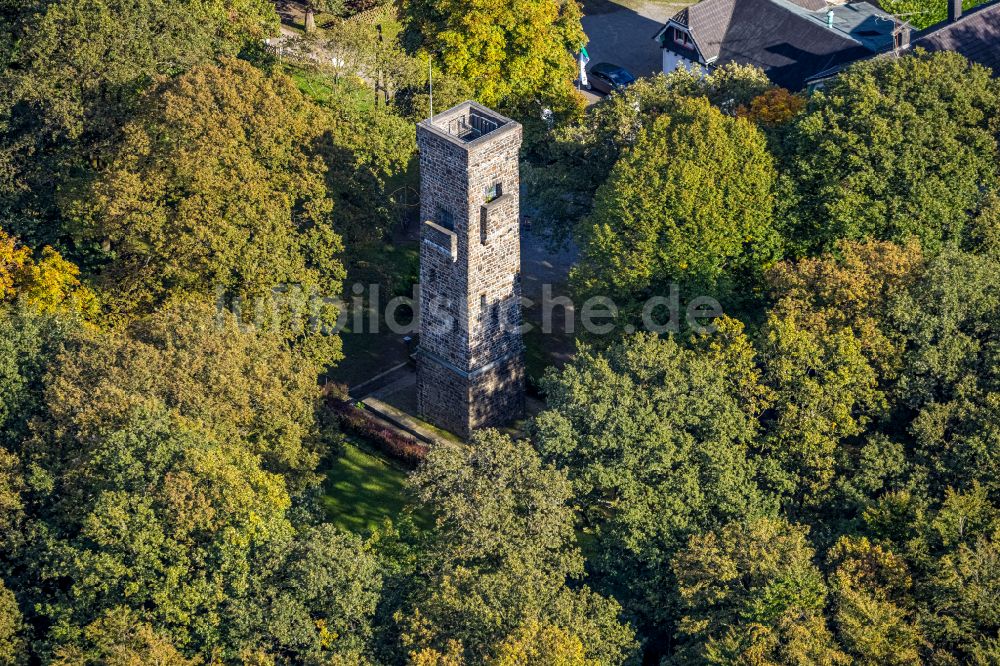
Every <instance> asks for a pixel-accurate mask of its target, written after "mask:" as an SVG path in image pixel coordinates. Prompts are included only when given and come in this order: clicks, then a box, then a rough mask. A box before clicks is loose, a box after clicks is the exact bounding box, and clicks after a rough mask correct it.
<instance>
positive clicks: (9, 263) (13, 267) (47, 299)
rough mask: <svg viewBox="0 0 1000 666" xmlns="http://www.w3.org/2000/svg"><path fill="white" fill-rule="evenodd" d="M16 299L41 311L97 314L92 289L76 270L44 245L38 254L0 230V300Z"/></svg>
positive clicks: (1, 301)
mask: <svg viewBox="0 0 1000 666" xmlns="http://www.w3.org/2000/svg"><path fill="white" fill-rule="evenodd" d="M17 300H20V301H21V302H23V303H26V304H28V305H31V306H34V307H35V308H37V309H39V310H41V311H43V312H55V311H58V310H70V311H73V312H77V313H80V314H82V315H84V316H87V317H93V316H95V315H96V314H97V310H98V304H97V297H96V296H95V295H94V292H93V291H91V290H90V289H89V288H88V287H87V286H85V285H83V284H82V283H81V282H80V270H79V269H78V268H77V267H76V266H75V265H74V264H72V263H70V262H68V261H66V260H65V259H63V258H62V256H61V255H60V254H59V253H58V252H56V251H55V250H53V249H52V248H51V247H48V246H46V247H45V248H43V249H42V252H41V256H39V257H38V258H37V259H35V258H33V257H32V251H31V249H30V248H28V247H25V246H24V245H21V244H20V243H18V241H17V239H16V238H14V237H13V236H11V235H10V234H8V233H6V232H5V231H3V230H2V229H0V303H11V302H14V301H17Z"/></svg>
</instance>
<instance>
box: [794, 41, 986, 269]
mask: <svg viewBox="0 0 1000 666" xmlns="http://www.w3.org/2000/svg"><path fill="white" fill-rule="evenodd" d="M997 117H1000V94H998V86H997V83H996V80H995V79H991V78H990V75H989V72H988V71H987V70H986V69H984V68H982V67H979V66H977V65H970V64H969V63H968V61H966V60H965V59H964V58H963V57H962V56H960V55H958V54H956V53H951V52H939V53H933V54H927V53H923V52H917V53H915V54H912V55H908V56H907V57H904V58H875V59H872V60H867V61H864V62H859V63H857V64H855V65H854V66H852V67H851V68H850V69H849V70H848V71H846V72H844V73H843V74H841V75H840V76H838V77H837V78H836V79H835V80H833V81H832V82H831V83H830V84H829V85H828V86H827V88H826V89H825V90H823V91H822V92H820V93H819V94H816V95H814V96H812V97H811V98H810V100H809V106H808V108H807V111H806V113H805V114H804V115H802V116H800V117H799V118H798V120H797V122H796V124H795V127H794V129H793V131H792V132H791V133H790V135H789V137H788V142H789V145H790V146H791V150H790V152H789V155H788V156H787V158H786V163H785V164H784V166H783V171H784V172H785V173H786V174H788V176H789V177H790V178H792V179H793V180H794V183H795V195H794V196H795V197H797V205H796V206H794V207H793V210H792V211H790V214H791V216H792V218H793V224H792V225H791V228H790V229H789V231H788V232H787V234H788V235H789V237H790V241H791V242H792V244H793V245H794V246H795V247H796V248H797V251H800V252H811V251H815V250H817V249H832V248H833V246H834V244H835V242H836V241H837V240H838V239H840V238H850V239H861V238H865V237H874V238H875V239H879V240H894V241H900V242H903V241H906V240H907V239H910V238H916V239H918V240H919V241H920V242H921V244H922V245H923V246H924V247H925V248H928V249H931V250H936V249H938V248H940V247H942V245H945V244H956V243H958V242H960V241H961V240H962V238H963V234H964V231H965V229H966V228H967V226H968V225H969V220H970V215H972V214H974V213H975V212H976V211H977V210H978V209H979V207H980V205H981V203H982V198H983V192H984V190H989V189H992V188H995V187H996V185H997V142H996V130H997V127H996V125H995V123H996V118H997Z"/></svg>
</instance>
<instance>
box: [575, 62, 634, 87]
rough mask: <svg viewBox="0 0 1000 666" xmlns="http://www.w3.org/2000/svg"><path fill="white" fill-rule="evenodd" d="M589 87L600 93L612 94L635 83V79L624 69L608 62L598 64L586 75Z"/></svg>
mask: <svg viewBox="0 0 1000 666" xmlns="http://www.w3.org/2000/svg"><path fill="white" fill-rule="evenodd" d="M587 76H588V78H589V80H590V87H591V88H592V89H593V90H597V91H599V92H602V93H607V94H610V93H613V92H614V91H616V90H621V89H622V88H624V87H625V86H628V85H630V84H632V83H634V82H635V77H634V76H632V74H630V73H629V71H628V70H627V69H625V68H624V67H619V66H618V65H612V64H611V63H610V62H599V63H597V64H596V65H594V66H593V67H591V68H590V72H589V73H588V75H587Z"/></svg>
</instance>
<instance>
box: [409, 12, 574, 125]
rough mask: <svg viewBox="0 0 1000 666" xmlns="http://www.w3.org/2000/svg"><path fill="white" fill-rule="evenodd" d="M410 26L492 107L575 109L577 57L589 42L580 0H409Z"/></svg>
mask: <svg viewBox="0 0 1000 666" xmlns="http://www.w3.org/2000/svg"><path fill="white" fill-rule="evenodd" d="M406 11H407V18H408V19H409V21H410V29H411V31H412V32H413V33H416V34H418V35H419V38H420V39H421V40H422V45H421V46H422V49H423V50H424V52H425V53H426V52H430V53H432V54H434V59H435V62H436V63H438V64H440V66H441V68H442V69H443V70H444V72H445V73H446V74H449V75H453V76H458V77H460V78H462V79H464V80H465V81H468V82H469V83H470V84H471V85H472V86H473V88H474V91H475V93H476V99H478V100H479V101H480V102H482V103H484V104H487V105H490V106H500V107H504V108H507V109H512V108H522V107H523V106H524V105H525V104H526V103H531V102H534V101H536V100H537V101H538V102H541V103H542V104H544V105H548V106H551V107H552V108H554V109H556V110H557V111H558V110H560V109H572V108H574V107H575V106H576V100H578V96H577V94H576V93H575V91H574V89H573V84H572V82H573V79H574V78H575V77H576V62H575V59H574V57H573V54H574V53H576V52H577V51H579V49H580V48H581V47H582V46H583V45H584V44H585V43H586V36H585V35H584V33H583V26H582V25H581V23H580V17H581V13H580V7H579V5H578V4H577V3H576V1H575V0H511V1H509V2H497V1H496V0H463V1H461V2H459V1H458V0H408V2H407V3H406Z"/></svg>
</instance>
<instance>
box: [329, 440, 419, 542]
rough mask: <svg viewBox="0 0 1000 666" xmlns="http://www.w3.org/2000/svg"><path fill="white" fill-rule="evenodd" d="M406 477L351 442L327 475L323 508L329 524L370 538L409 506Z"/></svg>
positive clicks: (398, 470)
mask: <svg viewBox="0 0 1000 666" xmlns="http://www.w3.org/2000/svg"><path fill="white" fill-rule="evenodd" d="M405 481H406V473H405V472H403V471H402V470H400V469H397V468H396V467H393V466H392V465H390V464H389V463H387V462H386V461H385V460H383V459H382V458H380V457H378V456H376V455H373V454H371V453H369V452H368V451H365V450H364V449H363V448H361V446H359V443H358V442H356V441H352V440H351V439H350V438H348V441H347V442H346V446H345V449H344V453H343V455H341V456H340V458H338V459H337V460H336V461H334V463H333V464H332V465H331V466H330V469H329V470H328V471H327V476H326V484H325V487H324V490H325V493H324V496H323V506H324V508H325V509H326V512H327V515H328V516H329V517H330V521H331V522H332V523H333V524H335V525H337V526H338V527H343V528H344V529H347V530H350V531H352V532H355V533H357V534H367V533H368V532H370V531H371V530H372V529H373V528H374V527H377V526H378V525H380V524H381V523H382V521H383V520H384V519H386V518H390V519H392V520H396V519H397V517H398V516H399V515H400V514H401V513H402V511H403V509H404V507H406V506H407V498H406V494H405V492H404V488H403V486H404V483H405Z"/></svg>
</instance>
